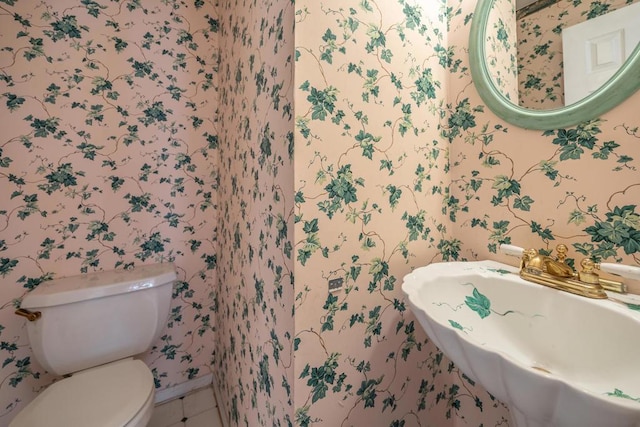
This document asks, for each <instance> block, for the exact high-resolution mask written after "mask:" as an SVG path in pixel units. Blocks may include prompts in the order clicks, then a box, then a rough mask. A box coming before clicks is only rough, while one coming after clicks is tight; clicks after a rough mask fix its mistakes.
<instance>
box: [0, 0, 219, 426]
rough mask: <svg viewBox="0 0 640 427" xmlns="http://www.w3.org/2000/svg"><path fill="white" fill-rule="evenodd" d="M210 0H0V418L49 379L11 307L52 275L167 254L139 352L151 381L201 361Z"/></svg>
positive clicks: (208, 333) (205, 356)
mask: <svg viewBox="0 0 640 427" xmlns="http://www.w3.org/2000/svg"><path fill="white" fill-rule="evenodd" d="M214 11H215V9H214V5H213V3H212V2H210V1H208V0H200V1H195V2H188V3H187V2H182V1H171V0H168V1H163V2H148V1H147V2H141V1H138V0H131V1H121V2H113V1H71V0H64V1H63V0H60V1H55V2H45V1H37V2H36V1H25V0H2V1H0V98H1V100H2V102H1V104H0V123H1V124H2V132H0V277H1V278H2V287H1V288H0V299H1V304H2V305H1V309H0V360H2V364H1V370H0V376H1V378H2V379H1V380H0V408H2V409H0V425H7V424H8V422H9V420H10V419H11V418H13V417H14V416H15V414H16V413H17V411H18V410H20V409H21V408H22V407H23V406H24V405H25V404H26V403H28V402H29V401H30V400H31V399H32V398H33V397H34V396H35V394H36V393H37V392H39V391H40V390H42V389H43V388H44V387H46V386H47V385H48V384H49V383H50V382H51V381H52V378H51V377H50V376H49V375H48V374H45V372H44V371H43V369H42V368H41V367H40V366H39V365H38V364H37V362H36V361H35V360H34V359H33V357H32V354H31V351H30V349H29V345H28V339H27V336H26V330H25V328H24V319H23V318H19V317H17V316H15V315H14V314H13V311H14V309H15V307H16V306H17V305H19V302H20V298H21V297H22V296H23V295H24V294H25V292H27V291H28V290H30V289H33V288H34V287H36V286H38V284H39V283H41V282H42V281H44V280H48V279H51V278H53V277H61V276H67V275H72V274H79V273H81V272H88V271H94V270H101V269H106V270H109V269H113V268H125V267H128V266H133V265H138V264H142V263H152V262H169V261H171V262H174V263H175V265H176V268H177V271H178V276H179V282H178V283H177V285H176V287H175V291H174V303H173V305H172V308H171V313H170V320H169V324H168V328H167V330H166V332H165V333H164V334H163V336H162V337H161V339H160V341H159V342H157V343H155V346H154V348H153V350H152V351H150V352H149V354H147V355H146V356H145V360H146V361H147V362H148V363H149V364H150V366H151V368H152V370H153V374H154V377H155V381H156V386H157V387H158V388H165V387H168V386H171V385H175V384H180V383H183V382H185V381H188V380H189V379H193V378H197V377H200V376H203V375H205V374H208V373H210V372H211V370H210V357H211V349H212V347H213V345H214V339H215V334H214V333H213V325H212V319H213V314H212V310H213V309H214V307H213V301H212V300H211V298H210V295H211V294H212V293H213V292H214V284H215V283H216V274H215V267H216V258H217V250H216V247H215V244H216V243H215V241H216V234H215V233H216V218H217V187H218V181H219V176H218V167H217V161H216V156H217V154H216V153H217V148H218V135H217V130H216V124H215V121H214V113H215V109H216V105H217V101H216V99H217V93H216V84H217V69H216V67H217V53H218V48H217V30H218V20H217V17H216V16H215V14H214V13H213V12H214ZM114 315H117V314H116V313H114Z"/></svg>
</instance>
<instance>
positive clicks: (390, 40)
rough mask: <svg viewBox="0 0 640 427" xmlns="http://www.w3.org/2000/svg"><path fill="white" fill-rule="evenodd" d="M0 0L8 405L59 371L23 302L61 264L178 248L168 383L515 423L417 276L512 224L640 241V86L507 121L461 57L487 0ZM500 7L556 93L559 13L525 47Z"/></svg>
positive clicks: (366, 411)
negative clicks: (543, 119) (414, 297)
mask: <svg viewBox="0 0 640 427" xmlns="http://www.w3.org/2000/svg"><path fill="white" fill-rule="evenodd" d="M624 2H626V0H624V1H623V3H624ZM0 4H1V5H2V6H1V7H0V9H1V10H2V13H0V26H1V28H2V33H3V38H2V42H0V44H1V45H2V46H1V47H0V81H1V82H2V89H1V90H0V117H1V119H2V124H3V125H4V127H3V136H2V137H1V138H0V188H2V189H3V190H4V191H0V198H1V200H2V203H0V277H2V279H3V287H2V291H1V292H2V298H3V301H4V305H3V306H4V307H5V308H6V310H2V311H0V338H1V339H0V341H2V342H1V343H0V353H1V354H2V360H3V364H2V368H1V369H2V375H3V378H4V381H3V382H2V383H1V385H0V399H2V400H3V402H2V407H3V408H5V409H4V411H3V412H2V415H3V416H4V417H5V419H6V420H7V421H9V419H10V418H11V417H13V416H14V415H15V414H16V413H17V411H19V410H20V409H21V408H22V407H23V406H24V405H25V404H26V403H28V402H29V401H30V400H32V399H33V397H34V396H35V390H42V389H44V388H45V387H46V386H47V385H48V384H50V383H51V382H52V381H53V378H52V377H51V376H50V375H48V374H46V373H45V372H44V370H43V369H42V368H41V367H40V366H38V364H37V363H36V362H35V361H34V359H33V357H32V355H31V352H30V350H29V347H28V342H27V340H26V336H24V334H23V333H22V332H20V330H21V328H22V323H21V322H20V319H17V318H16V316H14V315H13V314H12V311H13V308H14V306H16V305H17V304H19V301H20V298H21V297H22V296H23V294H24V293H25V292H27V291H29V290H31V289H34V288H35V287H37V286H39V285H40V284H41V283H42V282H44V281H47V280H50V279H52V278H54V277H60V276H63V275H68V274H76V273H82V272H89V271H94V270H101V269H111V268H130V267H133V266H136V265H140V264H143V263H152V262H173V263H174V264H175V265H176V267H177V270H178V273H179V280H178V281H177V283H176V284H175V287H174V290H173V291H174V292H173V301H172V306H171V309H170V313H169V320H168V323H167V328H166V330H165V331H163V333H162V335H161V337H160V339H159V340H158V342H156V343H154V347H153V348H152V349H151V350H150V351H149V353H148V354H146V355H145V356H144V358H145V360H146V361H147V362H148V363H149V365H150V367H151V371H152V374H153V378H154V383H155V386H156V387H157V388H158V389H166V388H169V387H172V386H174V385H178V384H181V383H183V382H185V381H189V380H192V379H200V378H202V377H203V376H204V375H207V374H208V373H210V372H213V374H214V378H215V383H216V384H215V385H216V387H217V389H218V391H219V393H218V396H220V401H219V402H218V404H219V407H220V411H221V413H222V416H223V417H224V418H225V421H226V424H228V425H230V426H237V425H251V426H254V425H255V426H261V425H271V424H274V423H275V424H277V425H283V426H285V425H286V426H292V425H300V426H312V425H316V426H319V425H357V424H358V422H359V421H361V420H370V419H375V420H376V422H377V423H379V424H381V425H389V426H397V427H400V426H408V425H410V424H412V423H418V424H423V425H424V424H425V423H427V421H426V420H428V423H431V424H437V425H441V424H442V425H445V424H451V423H454V424H455V423H457V422H458V421H460V420H464V422H465V423H469V424H474V425H481V424H482V425H508V423H509V420H508V418H509V416H508V413H507V410H506V408H505V407H504V405H502V404H501V403H500V402H497V401H496V400H495V399H494V398H493V397H492V396H490V395H489V394H488V393H487V392H486V391H485V390H483V389H482V388H481V387H480V386H479V385H478V384H475V383H474V382H473V381H471V380H470V379H469V378H468V377H466V376H465V375H464V374H463V373H461V372H460V371H459V370H458V368H456V367H455V366H454V365H453V364H452V363H450V362H449V361H448V360H447V358H446V357H445V356H444V355H443V354H442V352H440V350H439V349H438V348H437V347H436V346H435V345H434V344H433V343H432V342H431V340H430V339H429V337H428V336H426V335H425V334H424V331H423V330H422V328H421V327H420V326H419V324H417V320H416V319H415V317H414V316H413V314H412V313H411V311H410V310H409V309H408V305H407V302H406V301H405V300H404V298H403V296H402V292H401V289H400V284H401V281H402V277H403V276H404V275H405V274H407V273H409V272H410V271H411V270H412V269H414V268H416V267H419V266H422V265H425V264H428V263H431V262H438V261H463V260H471V259H485V258H489V257H492V256H494V254H496V253H497V248H498V246H499V245H500V244H502V243H511V244H518V245H524V246H531V247H537V248H539V249H541V250H548V249H549V247H550V245H552V244H553V243H555V242H553V241H555V240H563V241H565V242H566V243H568V244H569V245H571V246H573V249H574V250H575V251H576V252H577V253H580V254H581V255H582V256H590V257H594V258H596V259H598V260H600V259H612V260H615V262H626V263H630V264H637V263H638V261H637V254H638V249H637V245H636V243H635V242H637V241H638V239H637V236H636V233H637V231H638V223H637V222H638V221H637V216H638V213H637V199H638V194H639V193H638V191H639V189H640V183H639V181H638V177H637V168H638V164H637V162H638V160H637V159H639V158H640V153H639V152H638V147H639V146H640V145H638V141H639V140H640V131H639V130H638V123H637V115H635V111H636V110H637V108H635V106H636V104H637V102H638V98H637V96H633V97H631V98H630V99H629V100H628V101H626V102H625V104H624V106H621V107H620V108H617V109H614V110H613V111H612V112H611V113H607V114H606V115H604V116H603V117H598V118H594V119H593V120H590V121H588V122H585V123H580V124H577V125H574V126H570V127H567V128H565V129H550V130H547V131H544V132H539V131H528V130H524V129H518V128H515V127H512V126H510V125H508V124H507V123H505V122H503V121H501V120H500V119H499V118H498V117H496V116H495V115H494V114H493V113H492V112H491V111H489V110H488V109H487V108H486V107H485V106H484V105H483V104H482V101H481V99H480V98H479V96H478V94H477V91H476V90H475V88H474V86H473V82H472V81H471V76H470V72H469V64H468V55H467V53H466V52H467V49H468V37H469V27H470V25H471V23H472V20H473V11H474V7H475V5H476V2H475V1H471V0H460V1H457V2H456V1H453V2H448V3H446V4H445V3H443V2H439V1H435V0H429V1H427V2H426V3H424V2H423V3H420V2H417V1H413V0H394V1H389V2H382V1H379V0H346V1H343V2H329V1H326V0H319V1H309V0H299V1H295V2H291V1H286V0H269V1H265V2H256V1H253V2H246V3H240V2H238V1H234V0H229V1H223V2H217V3H216V2H213V1H210V0H193V1H177V0H167V1H162V2H142V1H140V0H122V1H112V2H106V1H100V0H95V1H93V0H82V1H80V2H69V1H67V0H61V1H60V2H44V3H34V2H28V1H26V0H0ZM501 4H502V5H503V6H507V2H501ZM619 6H620V2H619V1H618V2H616V1H614V0H607V1H605V2H603V1H598V2H595V1H593V2H592V1H588V2H573V1H571V0H562V1H560V2H558V7H560V8H563V9H564V10H565V11H566V14H567V15H571V16H574V15H581V14H584V15H585V16H588V17H592V16H596V15H598V14H601V13H603V12H604V11H605V10H606V9H609V10H613V9H615V8H617V7H619ZM508 18H509V17H508V16H507V15H506V14H503V15H500V17H499V19H497V20H496V21H495V22H494V23H492V26H491V29H492V31H491V41H490V43H491V44H492V46H493V49H494V51H493V52H492V55H490V59H489V60H490V61H491V62H492V63H491V64H490V65H491V67H493V68H492V70H494V71H495V72H494V75H495V76H496V79H497V80H496V81H497V82H498V83H499V84H500V85H502V86H506V85H509V84H511V82H512V81H513V79H515V78H516V75H517V74H520V75H522V77H523V78H522V79H521V81H520V82H519V84H520V86H521V89H524V92H526V93H528V94H529V97H530V98H532V99H533V102H534V103H537V104H538V105H539V104H544V105H551V104H552V103H556V102H561V101H562V100H561V98H562V96H561V90H560V89H561V83H560V82H561V79H560V78H559V76H558V73H557V72H556V71H553V70H552V69H551V66H550V65H549V66H547V67H546V68H545V70H544V74H546V75H541V74H540V73H539V72H537V71H534V70H533V68H532V67H530V65H529V62H528V61H529V59H533V58H534V57H535V58H536V60H538V59H539V60H542V61H545V63H546V64H552V63H556V62H558V61H559V58H560V56H559V55H557V54H556V53H555V52H557V46H558V45H557V43H556V42H555V41H552V39H551V35H554V36H555V35H557V34H559V32H560V31H561V30H562V25H561V23H559V22H558V23H553V25H552V28H551V29H549V30H546V29H545V28H542V27H537V25H538V24H537V23H536V22H534V21H532V20H531V19H530V20H529V21H528V22H527V23H526V24H523V25H521V26H520V29H521V30H522V31H524V32H526V34H527V35H526V39H527V41H526V44H528V45H530V46H531V49H530V53H529V59H526V61H525V62H520V63H518V64H517V65H516V63H515V61H514V60H513V58H512V57H511V55H516V54H515V53H513V52H514V50H513V49H514V48H515V43H514V42H513V41H512V39H510V38H509V36H510V34H511V32H512V29H513V28H514V27H512V26H511V23H510V21H509V20H508ZM494 24H495V25H494ZM519 40H520V41H519V42H518V43H520V42H523V43H524V38H523V37H520V38H519ZM494 54H495V55H494ZM494 58H495V62H494V61H493V59H494ZM519 71H522V72H519ZM510 96H511V97H512V99H515V96H516V95H515V94H513V95H510ZM294 101H295V102H294ZM561 236H562V237H561ZM565 236H570V237H565ZM338 277H340V278H342V279H343V283H344V285H343V288H342V290H340V291H339V292H337V293H334V294H329V293H328V292H327V282H328V280H330V279H334V278H338ZM482 297H484V296H481V294H480V293H479V292H478V295H473V294H472V295H470V302H471V304H472V305H473V307H475V308H476V309H478V310H479V312H481V313H483V314H486V313H487V310H489V312H491V311H490V310H491V307H490V304H489V301H488V300H487V301H485V300H484V299H483V298H482ZM485 298H486V297H485ZM460 307H464V309H465V310H466V309H467V308H469V307H468V306H467V305H466V304H463V303H462V301H460ZM493 313H494V314H498V315H500V313H496V312H493ZM508 313H509V312H507V313H504V314H503V315H506V314H508ZM452 326H453V325H452ZM460 326H461V327H462V326H463V325H460ZM453 327H455V326H453ZM468 331H469V330H467V332H468ZM294 390H295V393H294Z"/></svg>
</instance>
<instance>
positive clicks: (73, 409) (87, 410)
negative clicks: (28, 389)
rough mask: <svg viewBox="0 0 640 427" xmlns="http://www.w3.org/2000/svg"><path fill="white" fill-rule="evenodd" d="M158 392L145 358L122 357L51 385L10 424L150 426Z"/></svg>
mask: <svg viewBox="0 0 640 427" xmlns="http://www.w3.org/2000/svg"><path fill="white" fill-rule="evenodd" d="M154 394H155V393H154V381H153V375H152V374H151V371H150V370H149V368H148V367H147V366H146V365H145V364H144V363H143V362H142V361H140V360H136V359H131V358H129V359H124V360H119V361H116V362H112V363H108V364H106V365H101V366H98V367H96V368H91V369H87V370H85V371H81V372H78V373H76V374H74V375H73V376H71V377H69V378H65V379H63V380H61V381H58V382H56V383H54V384H52V385H50V386H49V387H47V388H46V389H45V390H44V391H43V392H41V393H40V394H39V395H38V396H37V397H36V398H35V399H34V400H33V401H32V402H31V403H29V404H28V405H27V406H26V407H25V408H24V409H23V410H22V411H20V413H19V414H18V415H17V416H16V417H15V418H14V419H13V421H12V422H11V423H10V424H9V427H40V426H42V427H45V426H46V427H70V426H83V427H107V426H108V427H124V426H127V427H130V426H133V425H146V422H148V421H149V418H150V417H151V409H152V405H153V398H154ZM145 411H146V412H147V413H145Z"/></svg>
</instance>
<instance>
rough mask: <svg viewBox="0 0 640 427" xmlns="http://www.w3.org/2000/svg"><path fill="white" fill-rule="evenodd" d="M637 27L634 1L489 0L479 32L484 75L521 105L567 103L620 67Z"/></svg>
mask: <svg viewBox="0 0 640 427" xmlns="http://www.w3.org/2000/svg"><path fill="white" fill-rule="evenodd" d="M516 1H517V3H516ZM625 19H626V22H625ZM638 22H640V0H586V1H584V0H582V1H581V0H537V1H536V0H494V2H493V5H492V9H491V13H490V14H489V16H488V22H487V27H486V28H487V32H486V50H485V51H486V52H491V54H490V55H489V57H487V58H486V59H487V66H488V70H489V74H490V75H491V77H492V80H493V83H494V84H495V86H496V87H497V88H498V89H499V90H500V91H501V92H502V94H503V95H504V96H505V97H506V98H507V99H509V100H510V101H511V102H513V103H514V104H517V105H520V106H521V107H524V108H529V109H536V110H551V109H556V108H560V107H563V106H565V105H570V104H572V103H574V102H576V101H578V100H580V99H582V98H584V97H586V96H587V95H589V94H590V93H591V92H593V91H595V90H596V89H598V88H599V87H600V86H601V85H602V84H604V83H605V82H606V81H607V80H608V79H609V78H610V77H611V76H612V75H613V74H614V73H615V71H617V69H618V68H619V67H620V66H621V65H622V64H623V63H624V62H625V60H626V58H627V57H628V56H629V55H630V54H631V53H632V51H633V49H634V48H635V46H636V44H638V42H639V41H640V25H638ZM589 26H591V28H589ZM563 38H564V40H563Z"/></svg>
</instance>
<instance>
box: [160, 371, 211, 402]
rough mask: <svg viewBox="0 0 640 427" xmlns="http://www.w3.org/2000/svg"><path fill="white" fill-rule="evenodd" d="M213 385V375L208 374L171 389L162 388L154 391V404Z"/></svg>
mask: <svg viewBox="0 0 640 427" xmlns="http://www.w3.org/2000/svg"><path fill="white" fill-rule="evenodd" d="M212 383H213V374H208V375H205V376H203V377H198V378H194V379H192V380H189V381H186V382H183V383H180V384H176V385H174V386H171V387H167V388H164V389H162V390H157V391H156V399H155V404H156V405H157V404H159V403H163V402H166V401H168V400H172V399H175V398H178V397H180V396H184V395H185V394H187V393H189V392H191V391H194V390H197V389H199V388H204V387H207V386H209V385H211V384H212Z"/></svg>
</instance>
